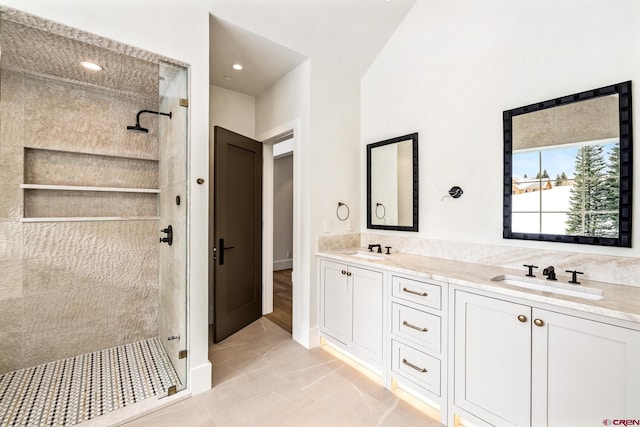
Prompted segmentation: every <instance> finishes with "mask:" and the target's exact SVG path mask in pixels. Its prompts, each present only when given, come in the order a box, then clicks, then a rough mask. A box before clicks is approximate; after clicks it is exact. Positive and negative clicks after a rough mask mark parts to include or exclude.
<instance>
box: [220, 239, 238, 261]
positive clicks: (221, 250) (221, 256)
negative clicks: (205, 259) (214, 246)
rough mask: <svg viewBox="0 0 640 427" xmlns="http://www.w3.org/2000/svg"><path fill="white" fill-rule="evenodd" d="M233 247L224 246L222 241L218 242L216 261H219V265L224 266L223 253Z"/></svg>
mask: <svg viewBox="0 0 640 427" xmlns="http://www.w3.org/2000/svg"><path fill="white" fill-rule="evenodd" d="M233 248H234V247H233V246H227V247H225V246H224V239H220V240H219V245H218V254H219V255H218V259H219V260H220V265H223V264H224V251H225V250H226V249H233Z"/></svg>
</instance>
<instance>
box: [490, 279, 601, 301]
mask: <svg viewBox="0 0 640 427" xmlns="http://www.w3.org/2000/svg"><path fill="white" fill-rule="evenodd" d="M491 281H492V282H497V283H501V284H503V285H509V286H518V287H520V288H526V289H532V290H535V291H543V292H551V293H554V294H560V295H567V296H570V297H577V298H584V299H591V300H599V299H602V297H603V296H604V294H603V292H602V290H601V289H596V288H589V287H587V286H582V285H571V284H568V283H560V282H550V281H546V280H539V279H533V278H529V277H519V276H512V275H509V274H502V275H500V276H496V277H494V278H492V279H491Z"/></svg>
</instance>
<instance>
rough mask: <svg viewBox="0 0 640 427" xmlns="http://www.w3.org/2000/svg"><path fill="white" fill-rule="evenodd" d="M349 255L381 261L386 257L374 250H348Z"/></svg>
mask: <svg viewBox="0 0 640 427" xmlns="http://www.w3.org/2000/svg"><path fill="white" fill-rule="evenodd" d="M347 255H349V256H353V257H356V258H362V259H367V260H369V261H380V260H382V259H384V256H382V255H377V254H375V253H373V252H364V251H353V252H347Z"/></svg>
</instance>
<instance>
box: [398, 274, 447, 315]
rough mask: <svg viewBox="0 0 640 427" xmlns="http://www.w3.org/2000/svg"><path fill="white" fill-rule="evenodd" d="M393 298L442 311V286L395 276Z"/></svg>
mask: <svg viewBox="0 0 640 427" xmlns="http://www.w3.org/2000/svg"><path fill="white" fill-rule="evenodd" d="M392 288H393V291H392V293H393V296H394V297H397V298H402V299H403V300H406V301H411V302H415V303H418V304H422V305H424V306H427V307H431V308H435V309H438V310H440V308H441V306H442V305H441V302H440V300H441V298H440V293H441V291H442V288H441V287H440V285H436V284H432V283H427V282H421V281H418V280H412V279H406V278H404V277H399V276H393V278H392Z"/></svg>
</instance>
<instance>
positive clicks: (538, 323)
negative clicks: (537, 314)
mask: <svg viewBox="0 0 640 427" xmlns="http://www.w3.org/2000/svg"><path fill="white" fill-rule="evenodd" d="M533 324H534V325H536V326H543V325H544V322H543V321H542V320H541V319H535V320H534V321H533Z"/></svg>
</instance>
